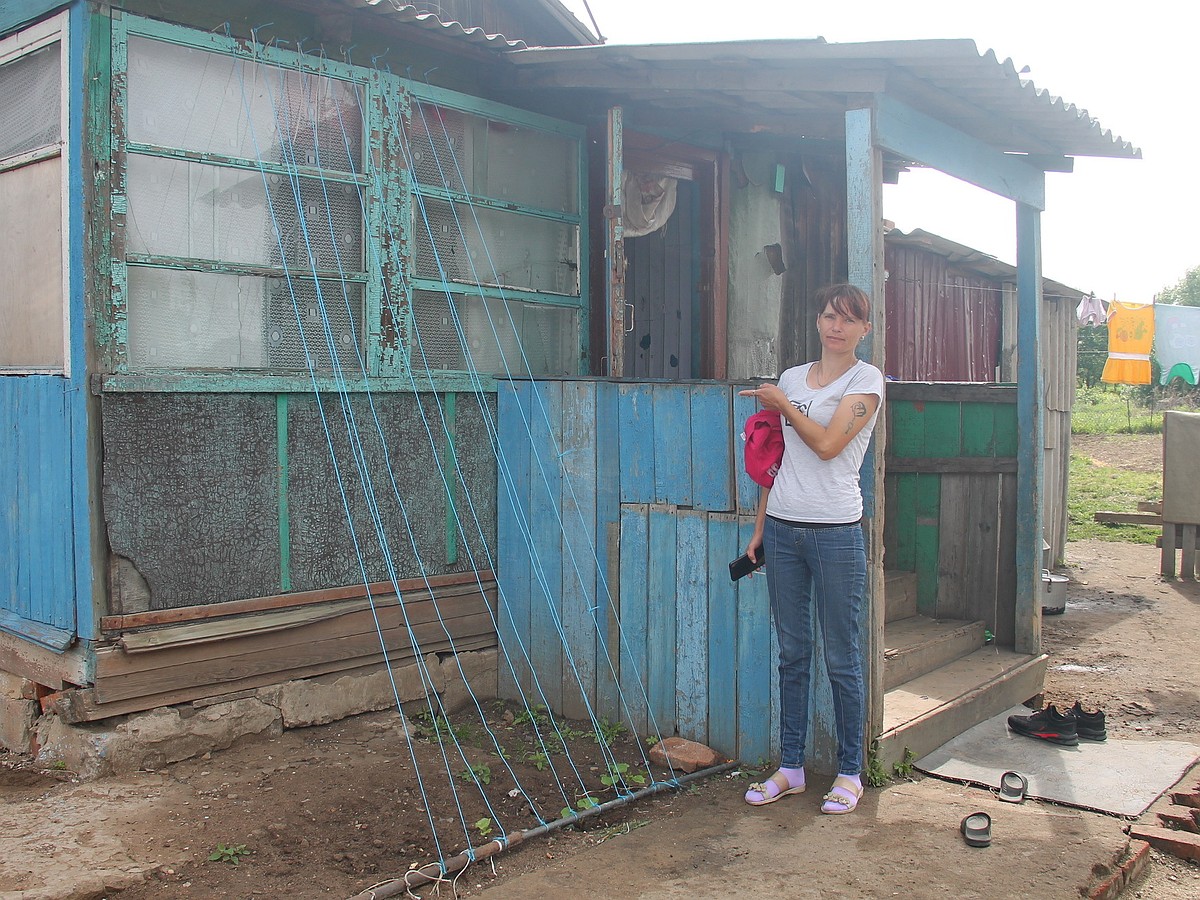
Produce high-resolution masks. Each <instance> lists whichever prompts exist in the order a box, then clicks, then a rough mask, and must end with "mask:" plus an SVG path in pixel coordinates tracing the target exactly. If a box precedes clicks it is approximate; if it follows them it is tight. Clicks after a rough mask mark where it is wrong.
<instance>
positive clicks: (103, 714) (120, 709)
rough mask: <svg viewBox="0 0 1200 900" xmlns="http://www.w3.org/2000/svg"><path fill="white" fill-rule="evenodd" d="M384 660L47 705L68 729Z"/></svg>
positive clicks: (459, 647)
mask: <svg viewBox="0 0 1200 900" xmlns="http://www.w3.org/2000/svg"><path fill="white" fill-rule="evenodd" d="M495 646H496V640H495V637H494V635H480V636H478V637H473V638H462V639H460V640H458V641H456V642H455V648H456V651H457V652H459V653H466V652H469V651H472V650H486V649H488V648H491V647H495ZM412 660H413V656H412V654H411V653H409V654H403V653H398V654H396V655H395V656H393V657H392V658H391V659H390V660H389V661H390V663H391V665H392V668H396V667H397V666H405V665H409V664H410V663H411V662H412ZM382 669H383V660H382V658H380V657H379V655H378V654H374V655H371V656H365V657H357V658H351V659H337V660H331V661H329V662H326V663H320V664H317V665H312V666H302V667H296V668H292V669H288V670H287V671H286V672H267V673H264V674H261V675H255V676H252V677H249V678H242V679H239V680H237V681H227V680H224V679H221V680H220V681H217V682H215V683H212V684H197V685H192V686H190V687H183V688H178V689H175V690H171V691H165V692H160V693H155V694H141V695H138V696H135V697H130V698H128V699H125V700H114V701H110V702H108V703H100V702H99V700H97V698H96V692H95V690H93V689H81V690H70V691H66V692H64V693H63V694H61V695H59V696H57V697H55V698H54V699H53V701H51V703H50V705H51V707H52V708H53V709H54V711H55V712H56V713H57V714H58V715H59V716H60V717H61V718H62V720H63V721H64V722H65V723H67V724H68V725H75V724H78V723H80V722H94V721H99V720H101V719H107V718H111V717H112V716H123V715H128V714H130V713H136V712H144V711H145V710H148V709H158V708H159V707H163V706H174V705H176V704H178V703H190V702H193V701H199V700H209V699H219V698H222V697H231V696H233V695H236V694H238V693H240V692H243V691H248V690H253V689H255V688H261V687H266V686H268V685H272V684H277V683H278V682H281V681H295V680H298V679H302V678H315V677H317V676H319V675H329V674H333V673H345V674H363V675H370V674H372V673H373V672H378V671H382Z"/></svg>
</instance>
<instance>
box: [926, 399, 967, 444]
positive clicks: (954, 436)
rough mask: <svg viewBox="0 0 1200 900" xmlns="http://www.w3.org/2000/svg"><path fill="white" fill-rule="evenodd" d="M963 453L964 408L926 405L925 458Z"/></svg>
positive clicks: (946, 404)
mask: <svg viewBox="0 0 1200 900" xmlns="http://www.w3.org/2000/svg"><path fill="white" fill-rule="evenodd" d="M961 452H962V407H961V406H960V404H958V403H926V404H925V452H924V454H923V455H925V456H933V457H939V456H940V457H946V456H958V455H959V454H960V453H961Z"/></svg>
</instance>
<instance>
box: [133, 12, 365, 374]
mask: <svg viewBox="0 0 1200 900" xmlns="http://www.w3.org/2000/svg"><path fill="white" fill-rule="evenodd" d="M127 56H128V75H127V91H128V93H127V109H128V112H127V121H126V128H125V136H126V142H125V151H126V185H127V187H126V191H127V212H126V216H125V229H124V233H125V261H126V264H127V283H126V296H127V299H126V302H127V308H128V346H127V355H128V366H129V368H130V370H134V371H145V370H152V369H250V370H254V369H260V370H271V371H288V370H300V371H308V370H310V369H311V370H314V371H317V372H325V373H328V372H331V371H333V370H334V369H335V368H337V369H339V370H340V371H342V372H344V373H345V374H346V375H347V376H350V377H353V376H356V375H361V374H362V366H363V365H364V361H365V357H364V356H363V355H362V354H363V352H364V333H363V323H364V313H365V306H366V287H367V282H368V275H367V265H366V255H365V252H364V238H365V233H366V231H365V221H364V197H365V195H366V187H365V178H364V177H363V176H362V175H361V174H360V173H361V172H362V171H363V168H364V150H363V131H364V128H363V112H362V108H361V107H360V99H362V98H364V95H365V94H366V87H365V85H362V84H355V83H353V82H350V81H345V80H341V79H338V78H334V77H331V76H329V75H326V74H321V73H319V72H314V71H309V70H306V69H302V68H300V67H299V66H298V65H292V66H285V65H284V64H283V63H282V62H280V63H279V64H276V65H271V64H269V63H266V62H257V61H253V60H249V59H245V58H241V57H235V56H232V55H227V54H222V53H220V52H216V51H213V50H208V49H200V48H195V47H186V46H181V45H178V44H174V43H168V42H165V41H161V40H155V39H152V38H149V37H143V36H139V35H130V37H129V39H128V44H127Z"/></svg>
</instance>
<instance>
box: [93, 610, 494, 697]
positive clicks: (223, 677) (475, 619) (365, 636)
mask: <svg viewBox="0 0 1200 900" xmlns="http://www.w3.org/2000/svg"><path fill="white" fill-rule="evenodd" d="M325 624H327V623H322V625H325ZM449 624H450V623H442V622H425V623H422V624H417V625H412V626H406V625H403V624H401V625H394V626H391V627H387V628H383V629H382V634H379V633H376V632H375V631H373V630H372V631H370V632H356V633H351V634H344V635H339V636H334V637H325V636H324V635H321V634H315V633H314V634H313V635H310V639H309V640H308V641H305V642H302V643H295V644H287V645H280V644H279V643H278V642H277V641H275V640H274V638H276V637H278V635H261V636H254V637H249V638H241V639H239V640H238V643H239V644H240V647H239V649H240V650H241V652H240V653H238V654H236V655H226V656H222V657H201V658H200V659H190V660H179V661H176V660H170V659H169V657H176V656H180V655H182V654H183V653H184V652H185V650H186V649H190V648H180V649H178V650H171V651H162V653H163V654H166V655H165V656H164V658H163V659H161V660H159V662H160V665H159V666H158V667H154V668H142V669H140V670H134V671H128V672H126V673H122V674H121V675H120V676H118V675H117V674H116V673H115V672H114V671H110V670H119V668H120V666H121V663H123V662H124V661H125V659H121V658H114V654H113V652H106V653H103V654H101V653H97V659H96V668H97V671H98V672H99V671H100V670H101V668H103V669H104V670H105V672H106V674H105V675H104V676H103V677H102V676H100V675H99V674H98V675H97V677H96V683H95V696H96V700H97V702H99V703H108V702H110V701H112V700H127V699H129V698H130V697H136V696H140V695H144V694H150V693H160V692H163V691H174V690H179V689H181V688H188V687H198V686H202V685H203V686H208V687H210V688H211V687H212V686H214V685H221V686H222V687H221V690H222V691H224V690H225V688H224V685H225V684H226V683H227V682H234V681H238V680H240V679H244V678H251V677H254V676H258V675H264V674H268V673H273V674H275V675H276V676H278V675H280V674H281V673H287V672H289V671H291V670H292V669H296V668H303V667H305V666H314V665H321V664H324V663H328V662H333V661H337V660H343V659H356V658H361V657H365V656H370V655H371V654H372V652H375V653H376V654H378V659H379V660H380V662H381V663H382V661H383V653H384V651H385V650H386V653H387V656H388V660H389V662H392V661H394V660H395V659H400V658H404V657H405V656H415V655H422V656H423V655H425V654H428V653H442V652H447V651H450V650H452V649H453V648H454V647H455V645H456V640H457V637H461V638H463V639H469V638H473V637H481V636H486V635H489V634H494V633H495V629H494V626H493V625H492V617H491V615H489V614H488V613H476V614H474V615H468V616H461V617H459V618H457V619H455V620H453V625H451V626H450V627H449V628H448V627H447V626H448V625H449ZM321 627H322V626H313V630H314V632H315V631H317V630H319V629H320V628H321ZM447 631H449V634H447ZM285 633H287V634H290V632H285ZM226 643H233V642H232V641H230V642H226ZM115 653H117V654H120V651H115ZM146 655H147V654H138V655H137V658H142V657H145V656H146ZM129 656H130V655H129V654H120V657H125V658H126V659H127V658H128V657H129Z"/></svg>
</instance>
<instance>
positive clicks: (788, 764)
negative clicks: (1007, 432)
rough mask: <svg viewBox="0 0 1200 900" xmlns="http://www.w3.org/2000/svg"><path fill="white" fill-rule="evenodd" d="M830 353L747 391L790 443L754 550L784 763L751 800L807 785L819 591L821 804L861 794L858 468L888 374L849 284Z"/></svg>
mask: <svg viewBox="0 0 1200 900" xmlns="http://www.w3.org/2000/svg"><path fill="white" fill-rule="evenodd" d="M816 299H817V303H818V309H820V313H819V314H818V315H817V333H818V334H819V336H820V338H821V358H820V360H818V361H817V362H815V363H807V364H805V365H802V366H794V367H793V368H790V369H788V370H787V371H786V372H784V373H783V375H782V377H781V378H780V379H779V384H778V386H776V385H773V384H764V385H762V386H761V387H759V388H757V389H756V390H751V391H742V392H741V393H742V394H743V395H744V396H754V397H757V398H758V401H759V403H760V404H762V406H763V407H764V408H765V409H769V410H773V411H775V412H778V413H779V414H780V415H781V416H782V417H783V434H784V453H783V461H782V463H781V465H780V468H779V473H778V475H776V477H775V482H774V484H773V485H772V486H771V487H769V488H763V490H762V496H761V498H760V500H759V504H758V515H757V518H756V520H755V526H754V536H753V537H751V538H750V543H749V544H748V545H747V547H746V553H747V554H748V555H749V556H750V557H751V558H752V559H755V560H757V559H758V554H759V553H765V554H766V574H767V589H768V591H769V593H770V596H771V611H772V614H773V617H774V620H775V630H776V632H777V634H778V636H779V700H780V744H781V748H780V749H781V751H782V753H781V757H782V758H781V760H780V768H779V770H778V771H777V772H776V773H775V774H774V775H772V776H771V777H770V778H768V779H767V780H766V781H764V782H762V783H761V784H752V785H751V786H750V790H748V791H747V792H746V802H747V803H750V804H753V805H755V806H762V805H765V804H767V803H774V802H775V801H776V800H778V799H780V798H781V797H785V796H787V795H789V794H799V793H801V792H803V790H804V744H805V738H806V737H807V731H808V706H809V687H810V684H809V682H810V680H811V679H810V665H811V662H812V610H811V604H812V601H815V602H816V614H817V616H816V621H817V625H818V627H819V628H820V629H821V637H822V643H823V645H824V650H825V665H826V668H827V669H828V671H829V680H830V686H831V687H832V689H833V712H834V720H835V724H836V727H837V743H838V775H837V778H836V779H835V780H834V782H833V786H832V787H831V788H830V790H829V792H828V793H827V794H826V795H825V798H824V805H823V806H822V807H821V811H822V812H824V813H828V814H830V815H843V814H845V813H850V812H853V811H854V809H855V807H857V806H858V800H859V797H861V796H862V790H863V789H862V778H861V772H862V762H863V759H862V754H863V718H864V707H865V690H864V686H863V659H862V649H861V647H860V642H859V628H860V625H861V617H862V612H863V591H864V587H865V584H866V574H867V561H866V552H865V549H864V545H863V533H862V526H861V520H862V514H863V503H862V492H861V490H860V489H859V484H858V470H859V466H860V465H861V464H862V460H863V456H864V454H865V453H866V451H867V444H868V442H869V441H870V440H871V432H872V430H873V429H874V427H875V418H876V414H877V413H878V411H879V404H880V402H881V401H882V398H883V375H882V373H881V372H880V371H879V370H878V369H877V368H875V367H874V366H872V365H869V364H868V363H865V362H863V361H861V360H859V359H858V358H857V357H856V356H855V348H856V347H858V345H859V343H860V342H862V341H865V340H866V338H867V335H868V334H869V333H870V331H871V322H870V319H869V315H870V301H869V300H868V298H867V295H866V294H865V293H863V292H862V291H861V290H859V289H858V288H856V287H854V286H853V285H849V284H837V285H833V286H831V287H827V288H824V289H822V290H821V291H820V292H818V294H817V298H816Z"/></svg>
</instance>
